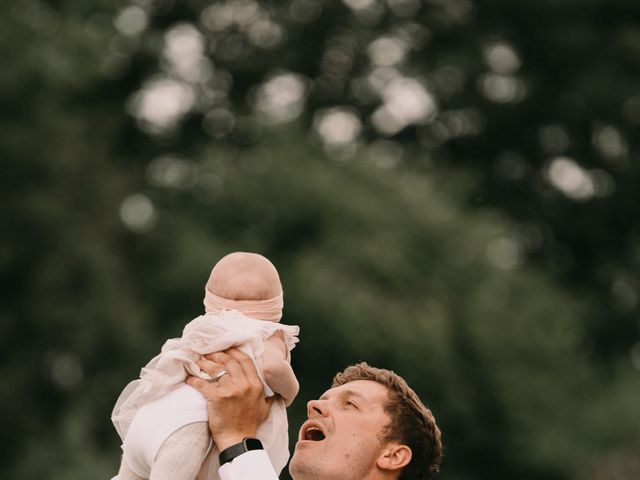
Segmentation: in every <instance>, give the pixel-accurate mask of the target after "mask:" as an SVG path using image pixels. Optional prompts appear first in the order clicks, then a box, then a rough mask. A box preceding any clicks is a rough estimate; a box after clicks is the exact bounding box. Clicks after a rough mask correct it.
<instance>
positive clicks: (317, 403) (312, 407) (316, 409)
mask: <svg viewBox="0 0 640 480" xmlns="http://www.w3.org/2000/svg"><path fill="white" fill-rule="evenodd" d="M328 414H329V410H328V409H327V403H326V400H310V401H309V402H307V417H309V418H311V417H317V416H320V417H326V416H328Z"/></svg>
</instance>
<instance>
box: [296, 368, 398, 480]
mask: <svg viewBox="0 0 640 480" xmlns="http://www.w3.org/2000/svg"><path fill="white" fill-rule="evenodd" d="M386 401H387V388H386V387H385V386H383V385H381V384H379V383H376V382H373V381H369V380H356V381H353V382H349V383H346V384H344V385H340V386H339V387H335V388H332V389H330V390H328V391H327V392H325V393H324V395H322V396H321V397H320V399H319V400H312V401H310V402H309V403H308V404H307V416H308V417H309V419H308V420H307V421H306V422H305V423H304V424H303V425H302V427H301V428H300V433H299V434H298V443H297V444H296V448H295V452H294V454H293V457H292V458H291V463H290V465H289V471H290V473H291V476H292V477H293V478H295V479H297V480H312V479H318V480H321V479H326V480H347V479H357V480H361V479H365V478H369V476H371V477H372V476H373V474H374V473H375V471H376V460H377V458H378V456H379V455H380V453H381V452H382V450H383V447H384V445H383V443H382V439H381V437H382V431H383V428H384V427H385V426H387V425H388V424H389V421H390V420H389V417H388V415H387V414H386V413H385V412H384V409H383V406H384V404H385V402H386Z"/></svg>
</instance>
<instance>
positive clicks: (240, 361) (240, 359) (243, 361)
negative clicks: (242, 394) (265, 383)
mask: <svg viewBox="0 0 640 480" xmlns="http://www.w3.org/2000/svg"><path fill="white" fill-rule="evenodd" d="M225 353H226V354H228V356H229V357H231V358H233V359H234V360H235V361H236V362H237V365H238V366H239V367H240V369H241V370H242V372H243V373H244V376H245V377H246V378H248V379H256V378H260V377H258V372H257V370H256V366H255V364H254V363H253V360H251V357H249V355H247V354H245V353H243V352H241V351H240V350H238V349H237V348H230V349H229V350H226V351H225Z"/></svg>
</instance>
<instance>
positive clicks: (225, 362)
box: [206, 350, 245, 381]
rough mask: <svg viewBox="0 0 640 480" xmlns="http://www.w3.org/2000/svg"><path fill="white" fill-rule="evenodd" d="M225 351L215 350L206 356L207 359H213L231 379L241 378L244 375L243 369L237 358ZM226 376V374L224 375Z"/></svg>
mask: <svg viewBox="0 0 640 480" xmlns="http://www.w3.org/2000/svg"><path fill="white" fill-rule="evenodd" d="M230 351H231V350H227V351H226V352H216V353H212V354H209V355H207V356H206V358H207V360H208V361H213V362H215V363H217V364H219V365H221V366H222V369H223V370H226V371H227V372H228V373H229V375H230V376H231V378H232V379H233V380H238V381H240V380H242V379H243V378H244V377H245V374H244V370H243V368H242V366H241V365H240V363H239V362H238V360H236V358H235V357H234V356H232V355H229V354H228V352H230ZM225 376H226V375H225Z"/></svg>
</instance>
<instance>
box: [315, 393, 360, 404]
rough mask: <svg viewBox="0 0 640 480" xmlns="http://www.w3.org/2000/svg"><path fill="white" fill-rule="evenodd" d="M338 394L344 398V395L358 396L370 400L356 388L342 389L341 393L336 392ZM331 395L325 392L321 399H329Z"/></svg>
mask: <svg viewBox="0 0 640 480" xmlns="http://www.w3.org/2000/svg"><path fill="white" fill-rule="evenodd" d="M336 395H337V396H339V397H341V398H344V397H358V398H360V399H362V400H363V401H365V402H367V403H368V402H369V400H367V397H365V396H364V395H363V394H361V393H360V392H357V391H355V390H341V391H340V392H339V393H337V394H336ZM329 397H330V395H327V392H325V393H323V394H322V395H321V396H320V400H328V399H329Z"/></svg>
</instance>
